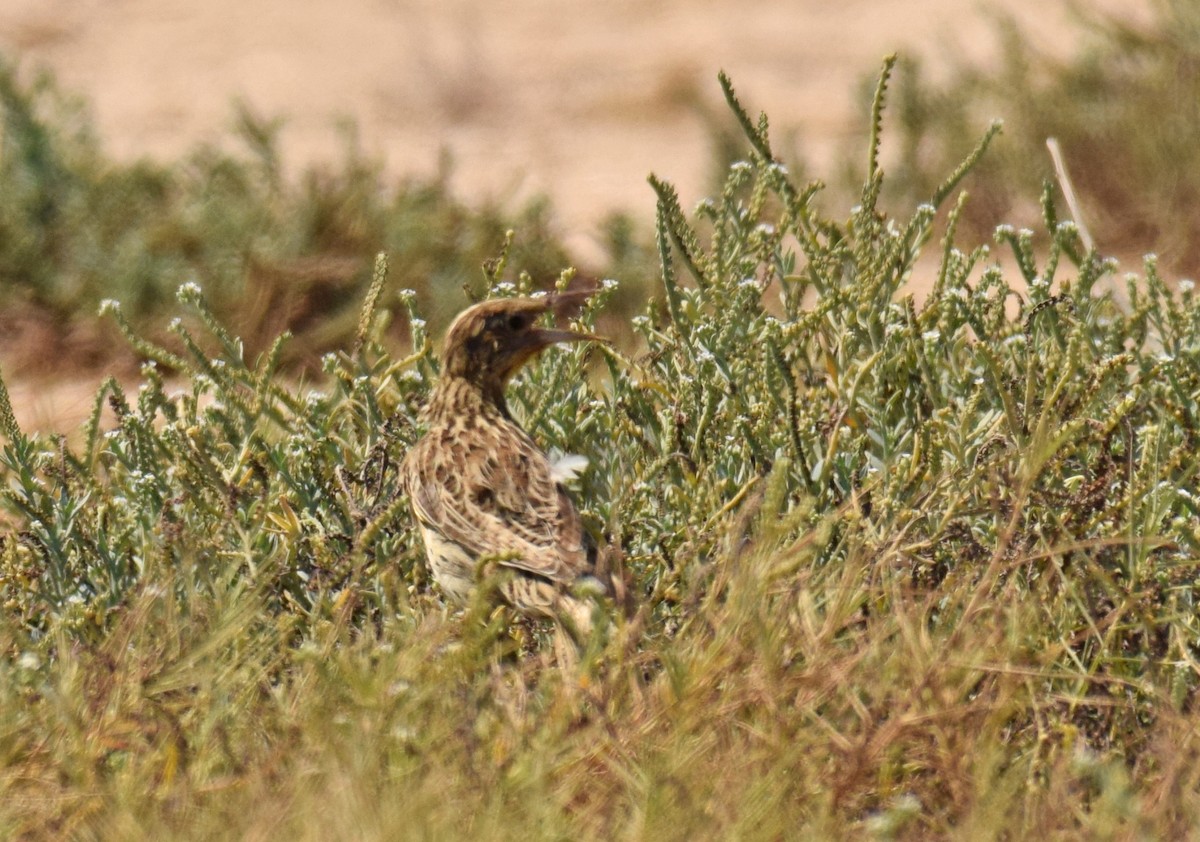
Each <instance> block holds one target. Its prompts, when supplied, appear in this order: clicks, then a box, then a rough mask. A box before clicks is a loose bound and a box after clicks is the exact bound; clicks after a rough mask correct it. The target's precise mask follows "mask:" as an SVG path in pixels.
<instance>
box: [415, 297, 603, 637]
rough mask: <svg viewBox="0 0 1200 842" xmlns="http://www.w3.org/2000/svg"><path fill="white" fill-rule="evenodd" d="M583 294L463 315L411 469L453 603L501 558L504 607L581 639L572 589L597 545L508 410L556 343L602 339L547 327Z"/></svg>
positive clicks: (583, 620) (591, 565) (583, 603)
mask: <svg viewBox="0 0 1200 842" xmlns="http://www.w3.org/2000/svg"><path fill="white" fill-rule="evenodd" d="M585 295H586V293H573V292H568V293H557V294H553V293H552V294H550V295H547V296H544V297H542V298H513V299H498V300H493V301H485V302H483V303H481V304H476V305H475V306H474V307H471V308H469V309H468V310H465V311H464V312H463V313H461V314H460V315H459V316H458V318H456V319H455V320H454V323H453V324H452V325H451V326H450V330H449V331H448V332H447V334H446V342H445V349H444V351H443V354H442V374H441V378H440V379H439V380H438V383H437V385H436V386H435V387H434V389H433V394H432V395H431V396H430V399H429V403H428V405H427V406H426V407H425V411H424V418H425V421H426V423H427V425H428V428H427V430H426V433H425V435H424V436H423V437H422V438H421V439H420V440H419V441H418V442H417V443H416V444H415V445H414V446H413V447H412V449H411V450H410V451H409V453H408V455H407V456H406V457H405V460H404V465H403V468H402V471H403V476H404V485H405V488H406V490H407V492H408V495H409V500H410V502H411V505H412V510H413V514H414V516H415V518H416V521H417V525H418V527H419V528H420V532H421V537H422V539H423V540H424V542H425V551H426V554H427V557H428V560H429V567H430V570H431V572H432V573H433V578H434V580H435V581H437V583H438V585H439V586H440V587H441V589H442V590H443V591H444V592H445V593H446V594H447V595H448V596H450V597H451V598H452V599H454V600H455V601H457V602H460V603H462V602H466V601H467V599H468V597H469V596H470V594H471V591H472V590H473V589H474V588H475V587H476V584H477V582H478V574H477V571H476V568H477V566H478V565H479V564H480V563H481V562H483V561H486V560H487V559H489V558H490V559H494V560H495V561H496V562H497V563H498V564H500V565H502V566H503V567H504V568H506V569H507V570H509V571H511V574H512V575H510V576H507V577H505V578H503V579H502V580H501V582H500V585H499V590H500V595H501V597H502V598H503V599H504V600H505V601H506V602H508V603H509V604H510V605H512V606H513V607H514V608H516V609H517V610H518V611H520V612H522V613H524V614H527V615H530V616H537V617H549V618H554V619H557V620H558V621H559V622H560V623H564V624H565V625H566V626H568V627H569V628H573V630H574V631H575V632H576V633H578V634H586V633H587V631H588V629H589V628H590V625H591V603H590V602H589V601H588V600H586V599H580V598H577V597H576V596H574V595H572V594H571V592H570V591H571V588H572V587H573V586H575V585H577V584H578V583H580V582H581V581H586V580H588V579H589V578H590V577H591V574H592V573H593V572H594V569H595V562H596V553H595V549H594V548H593V547H592V546H591V542H590V540H589V537H588V535H587V533H586V532H585V530H584V529H583V524H582V523H581V521H580V518H579V513H578V512H577V511H576V509H575V505H574V503H572V501H571V498H570V496H569V495H568V493H567V490H566V488H564V486H563V485H562V483H561V482H560V481H559V478H558V477H557V476H556V473H555V470H554V468H553V467H552V466H551V464H550V461H549V459H547V457H546V455H545V454H544V453H543V452H542V451H541V450H540V449H539V448H538V447H537V445H536V444H534V442H533V439H531V438H530V437H529V435H528V434H527V433H526V432H525V431H524V430H522V429H521V428H520V427H519V426H518V425H517V423H516V422H515V421H514V420H513V418H512V416H511V415H510V414H509V411H508V405H507V404H506V403H505V400H504V387H505V385H506V384H507V383H508V381H509V379H511V377H512V376H513V375H514V374H515V373H516V372H517V371H518V370H519V369H520V367H521V366H522V365H524V363H525V362H526V361H528V360H529V359H531V358H532V357H533V356H535V355H536V354H537V353H538V352H539V351H541V350H543V349H545V348H547V347H549V346H550V345H553V344H555V343H557V342H573V341H579V340H588V339H597V337H595V336H592V335H590V334H586V333H576V332H574V331H569V330H555V329H551V328H545V327H539V326H538V319H539V318H540V317H541V316H542V315H544V314H545V313H546V312H548V311H550V310H557V309H559V308H562V307H564V306H569V305H571V304H572V303H577V302H578V301H579V300H581V299H582V298H583V297H584V296H585ZM601 587H603V586H601Z"/></svg>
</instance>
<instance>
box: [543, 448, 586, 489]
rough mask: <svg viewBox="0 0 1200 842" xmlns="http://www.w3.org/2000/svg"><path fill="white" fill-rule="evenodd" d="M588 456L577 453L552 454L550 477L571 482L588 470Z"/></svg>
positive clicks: (557, 480) (558, 480)
mask: <svg viewBox="0 0 1200 842" xmlns="http://www.w3.org/2000/svg"><path fill="white" fill-rule="evenodd" d="M587 466H588V458H587V457H586V456H580V455H579V454H577V453H562V454H558V456H557V458H555V454H554V453H553V452H551V454H550V477H551V478H552V479H553V480H554V481H555V482H564V483H565V482H571V481H572V480H575V479H578V478H579V477H580V476H581V475H582V474H583V472H584V471H586V470H587Z"/></svg>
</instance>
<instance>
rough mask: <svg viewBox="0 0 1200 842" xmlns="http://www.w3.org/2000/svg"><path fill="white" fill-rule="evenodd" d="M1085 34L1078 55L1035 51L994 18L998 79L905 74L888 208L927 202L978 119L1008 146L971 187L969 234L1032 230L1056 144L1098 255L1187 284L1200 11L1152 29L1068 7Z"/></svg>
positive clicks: (987, 74) (1168, 1)
mask: <svg viewBox="0 0 1200 842" xmlns="http://www.w3.org/2000/svg"><path fill="white" fill-rule="evenodd" d="M1072 11H1073V13H1074V15H1075V21H1076V26H1077V27H1078V28H1079V29H1080V30H1082V36H1081V38H1080V41H1081V47H1080V49H1079V51H1078V52H1077V54H1075V55H1073V56H1072V57H1070V58H1067V59H1064V58H1061V57H1060V56H1059V55H1051V54H1049V53H1046V52H1042V51H1039V50H1038V49H1037V47H1036V46H1035V44H1036V43H1037V41H1038V39H1037V38H1036V37H1030V34H1029V33H1027V32H1026V31H1024V30H1022V29H1021V28H1020V27H1019V26H1018V25H1017V24H1016V23H1014V22H1013V21H1012V20H1011V19H1007V18H1004V17H999V18H998V25H997V30H998V33H999V35H1000V39H1001V61H1000V66H999V67H998V68H997V67H994V66H986V67H985V66H981V65H979V64H977V63H973V62H971V61H969V60H967V59H955V60H953V61H952V72H951V73H950V74H948V77H947V79H948V81H945V82H942V83H933V82H931V81H928V79H927V76H926V74H925V72H924V69H923V68H922V66H921V64H920V63H919V62H918V61H916V60H909V61H906V62H903V63H902V64H901V65H900V71H901V73H900V75H901V80H902V85H901V90H902V93H901V95H900V96H899V97H898V102H897V108H896V111H895V114H894V120H893V123H894V125H892V126H891V128H892V129H893V130H894V134H893V136H895V137H897V149H898V151H899V157H898V160H897V164H896V168H895V173H894V175H896V176H897V177H896V178H895V179H894V180H893V183H892V185H891V188H892V196H894V197H896V198H898V199H903V200H907V201H911V200H914V199H917V200H919V199H920V198H921V197H922V196H924V195H927V194H928V191H929V190H931V189H932V188H933V186H934V185H935V184H936V183H937V180H938V179H939V178H941V174H942V173H943V172H944V171H945V169H946V168H947V167H949V166H953V164H954V162H955V161H957V160H958V158H959V157H960V156H961V155H962V154H963V152H964V151H965V150H966V149H967V148H969V147H970V144H971V143H972V136H973V134H974V132H975V128H974V127H975V126H977V125H979V122H980V121H981V120H990V119H994V118H996V117H1001V118H1003V120H1004V125H1005V137H1004V140H1003V142H1001V143H999V144H997V146H996V149H995V150H994V152H993V153H992V154H991V155H989V156H988V158H987V159H986V160H984V161H983V162H982V163H981V164H980V166H979V167H977V168H976V169H975V170H974V172H973V173H972V175H971V176H970V178H969V180H968V182H967V186H968V188H969V190H970V191H971V193H972V195H973V196H974V197H975V199H974V200H973V201H972V203H971V206H969V207H968V209H967V211H966V212H965V215H964V222H965V223H966V224H967V226H968V228H967V233H968V234H969V235H971V236H986V234H987V232H988V231H990V230H991V228H992V227H993V226H995V225H996V224H997V223H998V222H1001V221H1010V222H1013V221H1016V220H1015V219H1014V217H1018V216H1019V217H1021V218H1022V219H1024V221H1026V223H1027V224H1032V222H1033V218H1034V213H1035V206H1034V204H1033V203H1032V202H1030V201H1029V200H1030V197H1031V196H1033V195H1036V191H1037V189H1038V186H1039V184H1040V183H1041V182H1042V181H1043V180H1046V179H1054V178H1055V171H1054V167H1053V165H1052V161H1051V157H1050V155H1049V154H1048V152H1047V150H1046V140H1047V138H1051V137H1053V138H1057V139H1058V141H1059V143H1060V145H1061V147H1062V150H1063V157H1064V159H1065V161H1066V164H1067V169H1068V171H1069V173H1070V177H1071V180H1072V182H1073V183H1074V185H1075V188H1076V190H1077V192H1078V193H1079V197H1080V202H1081V206H1082V215H1083V217H1084V222H1085V223H1086V224H1087V226H1088V227H1089V229H1090V231H1091V233H1092V234H1093V235H1094V236H1095V238H1096V241H1097V242H1098V243H1099V244H1100V248H1102V249H1104V250H1106V251H1108V252H1109V253H1117V254H1120V255H1121V256H1123V257H1124V256H1127V255H1130V254H1133V255H1140V254H1144V253H1146V252H1147V251H1154V252H1156V253H1157V254H1159V255H1160V257H1161V259H1162V261H1163V264H1164V266H1166V267H1169V268H1170V269H1171V270H1172V271H1175V272H1180V273H1183V274H1185V275H1189V274H1193V273H1194V272H1195V267H1196V264H1197V260H1198V259H1200V249H1198V246H1197V244H1198V243H1200V215H1198V214H1197V213H1196V211H1195V208H1196V205H1197V197H1198V196H1200V181H1198V180H1197V179H1198V177H1197V175H1196V174H1197V173H1200V152H1198V151H1197V147H1196V144H1195V142H1194V141H1195V137H1196V132H1197V127H1198V126H1200V72H1197V67H1198V59H1200V6H1197V5H1196V4H1195V3H1193V2H1190V0H1155V2H1153V3H1151V4H1150V6H1149V12H1150V14H1149V16H1148V18H1147V20H1146V22H1144V23H1138V24H1135V23H1129V22H1126V21H1125V19H1124V17H1125V16H1117V15H1115V14H1109V13H1105V12H1103V11H1096V10H1091V9H1087V8H1086V6H1085V5H1084V4H1076V5H1074V6H1072Z"/></svg>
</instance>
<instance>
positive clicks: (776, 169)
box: [767, 161, 788, 175]
mask: <svg viewBox="0 0 1200 842" xmlns="http://www.w3.org/2000/svg"><path fill="white" fill-rule="evenodd" d="M767 169H768V170H770V171H771V172H773V173H776V174H777V175H787V174H788V168H787V167H786V166H784V165H783V164H781V163H779V162H778V161H772V162H771V163H770V164H769V165H768V166H767Z"/></svg>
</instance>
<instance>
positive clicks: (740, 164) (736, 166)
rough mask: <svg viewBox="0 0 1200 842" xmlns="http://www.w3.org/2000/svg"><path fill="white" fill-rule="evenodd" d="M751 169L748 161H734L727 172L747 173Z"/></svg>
mask: <svg viewBox="0 0 1200 842" xmlns="http://www.w3.org/2000/svg"><path fill="white" fill-rule="evenodd" d="M753 169H754V167H752V166H751V165H750V162H749V161H734V162H733V163H732V164H730V166H729V171H730V172H735V173H748V172H750V171H751V170H753Z"/></svg>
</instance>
